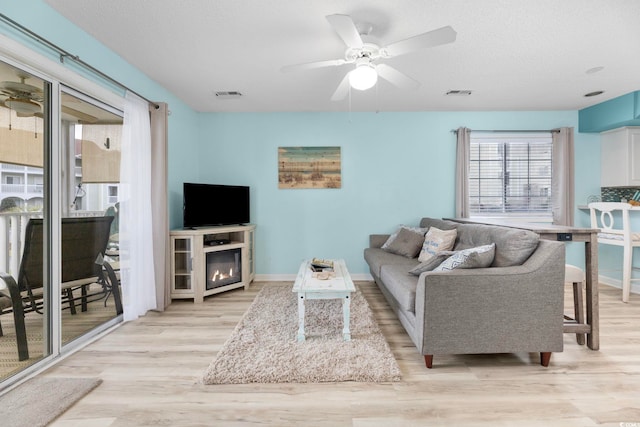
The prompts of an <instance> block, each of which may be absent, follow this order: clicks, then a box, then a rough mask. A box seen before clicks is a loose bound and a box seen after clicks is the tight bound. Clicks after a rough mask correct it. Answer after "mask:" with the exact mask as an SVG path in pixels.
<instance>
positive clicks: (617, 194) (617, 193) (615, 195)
mask: <svg viewBox="0 0 640 427" xmlns="http://www.w3.org/2000/svg"><path fill="white" fill-rule="evenodd" d="M636 192H638V194H640V187H600V196H601V198H602V201H603V202H619V201H621V200H622V199H625V200H627V201H629V200H631V199H633V196H634V195H635V194H636Z"/></svg>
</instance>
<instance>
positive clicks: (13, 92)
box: [0, 74, 44, 117]
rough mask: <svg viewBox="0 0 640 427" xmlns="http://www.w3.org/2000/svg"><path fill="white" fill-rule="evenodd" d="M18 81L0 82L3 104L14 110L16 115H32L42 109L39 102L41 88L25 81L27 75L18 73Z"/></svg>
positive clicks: (41, 95) (41, 96)
mask: <svg viewBox="0 0 640 427" xmlns="http://www.w3.org/2000/svg"><path fill="white" fill-rule="evenodd" d="M18 78H19V79H20V82H12V81H4V82H0V93H1V94H2V95H5V96H6V99H4V101H3V104H4V106H5V107H7V108H10V109H12V110H13V111H15V112H16V114H17V115H18V117H32V116H34V115H35V114H37V113H40V112H41V111H42V107H41V106H40V104H39V103H41V102H42V101H43V100H44V97H43V92H42V89H41V88H39V87H36V86H33V85H30V84H27V83H25V80H26V79H27V78H28V76H26V75H24V74H19V75H18Z"/></svg>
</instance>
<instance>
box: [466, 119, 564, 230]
mask: <svg viewBox="0 0 640 427" xmlns="http://www.w3.org/2000/svg"><path fill="white" fill-rule="evenodd" d="M551 156H552V140H551V133H547V132H536V133H528V132H523V133H513V134H510V133H484V132H477V133H476V132H471V135H470V156H469V213H470V215H471V216H472V217H473V216H476V217H477V216H525V217H537V218H547V217H548V218H551Z"/></svg>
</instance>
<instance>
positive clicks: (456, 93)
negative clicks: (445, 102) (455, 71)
mask: <svg viewBox="0 0 640 427" xmlns="http://www.w3.org/2000/svg"><path fill="white" fill-rule="evenodd" d="M446 95H447V96H468V95H471V91H470V90H450V91H448V92H447V93H446Z"/></svg>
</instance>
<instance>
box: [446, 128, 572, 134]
mask: <svg viewBox="0 0 640 427" xmlns="http://www.w3.org/2000/svg"><path fill="white" fill-rule="evenodd" d="M451 132H453V133H458V129H451ZM467 132H487V133H521V132H522V133H535V132H549V133H554V132H560V129H535V130H524V129H516V130H505V129H499V130H485V129H467Z"/></svg>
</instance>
